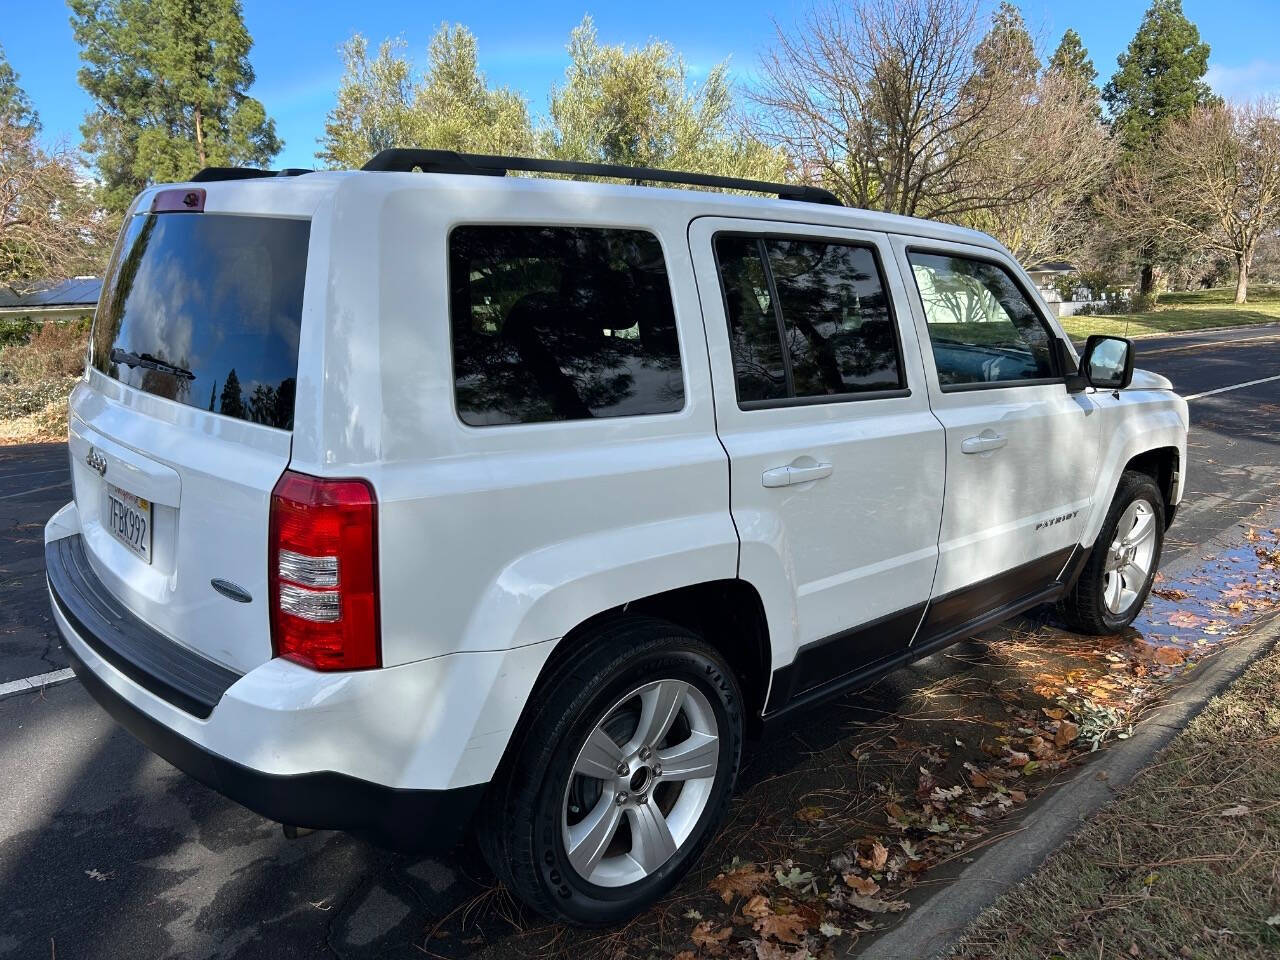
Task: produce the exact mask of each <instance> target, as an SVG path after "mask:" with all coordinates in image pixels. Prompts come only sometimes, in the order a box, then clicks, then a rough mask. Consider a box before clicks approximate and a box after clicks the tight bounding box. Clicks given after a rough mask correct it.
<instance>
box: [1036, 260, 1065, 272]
mask: <svg viewBox="0 0 1280 960" xmlns="http://www.w3.org/2000/svg"><path fill="white" fill-rule="evenodd" d="M1075 270H1076V265H1075V264H1074V263H1071V262H1070V261H1069V260H1046V261H1045V262H1044V263H1037V264H1036V265H1035V266H1034V267H1027V273H1075Z"/></svg>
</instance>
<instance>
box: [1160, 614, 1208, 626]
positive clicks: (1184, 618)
mask: <svg viewBox="0 0 1280 960" xmlns="http://www.w3.org/2000/svg"><path fill="white" fill-rule="evenodd" d="M1208 622H1209V621H1208V618H1207V617H1200V616H1197V615H1196V614H1194V613H1190V612H1189V611H1187V610H1178V611H1177V612H1175V613H1174V614H1172V615H1171V616H1170V617H1169V626H1171V627H1188V628H1190V627H1198V626H1200V625H1201V624H1204V623H1208Z"/></svg>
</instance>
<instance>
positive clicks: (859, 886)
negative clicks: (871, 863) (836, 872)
mask: <svg viewBox="0 0 1280 960" xmlns="http://www.w3.org/2000/svg"><path fill="white" fill-rule="evenodd" d="M844 882H845V883H847V884H848V885H849V886H850V887H852V888H853V889H854V890H856V891H857V892H858V893H860V894H862V895H863V896H864V897H874V896H875V895H876V894H877V893H879V892H880V884H878V883H876V882H875V881H874V880H872V879H871V878H870V877H859V876H857V875H856V874H852V873H846V874H845V875H844Z"/></svg>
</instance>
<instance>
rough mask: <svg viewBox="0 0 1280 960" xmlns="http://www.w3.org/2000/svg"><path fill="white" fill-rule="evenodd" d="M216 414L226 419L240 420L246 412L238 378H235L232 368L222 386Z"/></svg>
mask: <svg viewBox="0 0 1280 960" xmlns="http://www.w3.org/2000/svg"><path fill="white" fill-rule="evenodd" d="M218 412H219V413H222V414H225V415H226V416H228V417H239V418H240V419H241V420H243V419H244V417H245V413H246V412H247V408H246V406H245V402H244V392H243V391H242V390H241V389H240V378H239V377H237V376H236V371H235V368H234V367H232V368H231V372H230V373H228V374H227V380H226V382H225V383H224V384H223V385H222V398H221V399H220V400H219V402H218Z"/></svg>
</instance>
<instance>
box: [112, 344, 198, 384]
mask: <svg viewBox="0 0 1280 960" xmlns="http://www.w3.org/2000/svg"><path fill="white" fill-rule="evenodd" d="M111 362H112V363H123V364H124V365H125V366H127V367H146V368H147V369H148V370H159V371H160V372H161V373H168V374H171V375H173V376H175V377H179V378H181V379H183V380H194V379H195V378H196V375H195V374H194V373H192V372H191V371H190V370H188V369H187V368H186V367H179V366H177V365H176V364H172V363H166V362H165V361H163V360H161V359H160V358H159V357H155V356H152V355H151V354H149V353H130V352H129V351H128V350H121V349H120V348H119V347H113V348H112V350H111Z"/></svg>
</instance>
